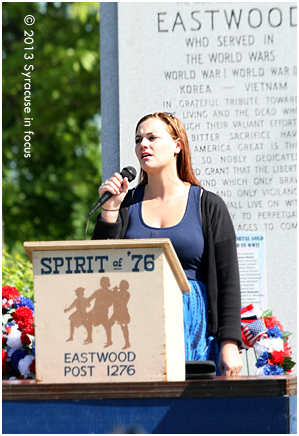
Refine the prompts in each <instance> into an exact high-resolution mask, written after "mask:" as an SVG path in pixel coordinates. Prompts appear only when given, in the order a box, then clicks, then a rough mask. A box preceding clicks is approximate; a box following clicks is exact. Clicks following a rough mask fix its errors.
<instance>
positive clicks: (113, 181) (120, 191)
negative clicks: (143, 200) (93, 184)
mask: <svg viewBox="0 0 299 436" xmlns="http://www.w3.org/2000/svg"><path fill="white" fill-rule="evenodd" d="M128 190H129V182H128V179H127V178H126V177H125V178H124V179H123V178H122V176H121V175H120V174H119V173H114V175H113V176H112V177H110V179H108V180H106V181H105V182H104V183H102V185H101V186H100V187H99V196H100V197H101V196H102V195H103V194H104V192H110V193H111V194H112V197H111V198H110V199H109V200H107V201H106V203H104V204H103V207H102V214H101V216H102V218H103V219H104V220H105V221H108V222H111V223H112V222H116V221H117V218H118V211H119V208H120V205H121V203H122V201H123V199H124V198H125V196H126V195H127V192H128Z"/></svg>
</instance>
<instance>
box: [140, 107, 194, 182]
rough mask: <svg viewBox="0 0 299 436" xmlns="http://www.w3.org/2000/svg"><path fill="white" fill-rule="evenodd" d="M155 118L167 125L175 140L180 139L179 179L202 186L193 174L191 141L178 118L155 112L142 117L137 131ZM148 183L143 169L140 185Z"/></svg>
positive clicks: (178, 157)
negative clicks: (144, 123)
mask: <svg viewBox="0 0 299 436" xmlns="http://www.w3.org/2000/svg"><path fill="white" fill-rule="evenodd" d="M150 118H153V119H156V120H160V121H163V123H164V124H165V125H166V130H167V131H168V133H169V134H170V136H171V137H172V138H173V139H180V141H181V145H182V149H181V151H180V152H179V154H178V156H177V173H178V177H179V178H180V179H181V180H183V181H184V182H189V183H191V184H192V185H197V186H201V184H200V183H199V181H198V180H197V178H196V177H195V174H194V172H193V168H192V164H191V155H190V148H189V140H188V137H187V133H186V130H185V127H184V125H183V123H182V122H181V121H180V120H179V119H178V118H176V117H175V116H174V115H171V114H168V113H165V112H155V113H154V114H148V115H145V116H144V117H142V118H141V119H140V120H139V121H138V123H137V126H136V133H137V129H138V127H139V126H140V124H142V123H143V122H144V121H146V120H148V119H150ZM147 181H148V179H147V173H146V172H145V171H144V170H143V169H142V168H141V170H140V176H139V185H144V184H146V183H147Z"/></svg>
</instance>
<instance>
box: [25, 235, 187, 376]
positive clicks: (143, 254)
mask: <svg viewBox="0 0 299 436" xmlns="http://www.w3.org/2000/svg"><path fill="white" fill-rule="evenodd" d="M159 241H161V240H154V241H153V242H152V245H153V246H152V247H151V246H149V247H144V246H143V244H142V242H143V240H140V241H125V242H124V241H104V242H103V241H88V242H86V241H76V242H75V243H74V242H73V243H72V242H64V243H60V244H61V246H60V247H58V248H59V250H58V248H57V247H55V249H53V246H49V247H48V245H49V244H51V243H46V242H45V243H44V246H43V248H42V249H40V248H41V247H40V243H27V244H31V245H32V246H33V250H32V261H33V274H34V295H35V297H34V298H35V320H36V352H37V356H36V379H37V382H40V383H86V382H93V383H94V382H127V381H130V382H133V381H163V380H165V381H166V380H168V381H170V380H171V381H175V380H176V381H177V380H184V379H185V351H184V331H183V308H182V291H187V289H186V288H185V289H182V287H181V286H180V285H179V284H178V282H177V278H176V275H175V274H174V273H173V270H174V269H172V268H171V262H169V260H168V256H167V255H165V253H164V249H163V246H160V247H159ZM164 241H168V240H164ZM150 243H151V242H148V241H147V244H148V245H150ZM34 244H36V245H34ZM47 244H48V245H47ZM53 244H58V245H59V243H53ZM74 244H75V245H74ZM25 248H26V244H25ZM35 248H36V249H35ZM171 248H172V247H171ZM27 252H28V249H27ZM177 271H179V268H177Z"/></svg>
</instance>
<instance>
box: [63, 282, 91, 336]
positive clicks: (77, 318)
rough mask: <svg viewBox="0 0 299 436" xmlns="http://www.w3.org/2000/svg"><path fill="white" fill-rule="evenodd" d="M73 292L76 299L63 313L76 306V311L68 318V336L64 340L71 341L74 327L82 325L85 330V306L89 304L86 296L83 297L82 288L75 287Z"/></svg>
mask: <svg viewBox="0 0 299 436" xmlns="http://www.w3.org/2000/svg"><path fill="white" fill-rule="evenodd" d="M75 294H76V295H77V298H76V300H74V301H73V303H72V304H71V305H70V306H69V307H68V308H66V309H64V313H66V312H69V311H70V310H72V309H74V308H76V309H77V310H76V312H74V313H72V314H71V315H70V316H69V320H70V337H69V339H67V341H66V342H69V341H73V339H74V332H75V327H76V328H78V327H80V326H81V325H83V326H84V327H85V328H86V330H87V312H86V308H87V307H89V306H90V302H89V301H88V299H87V298H85V297H84V288H77V289H76V290H75Z"/></svg>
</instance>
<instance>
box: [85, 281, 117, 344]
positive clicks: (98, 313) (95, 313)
mask: <svg viewBox="0 0 299 436" xmlns="http://www.w3.org/2000/svg"><path fill="white" fill-rule="evenodd" d="M100 284H101V288H100V289H97V290H96V291H95V292H94V293H93V294H92V295H91V296H90V297H89V298H88V302H89V303H90V302H91V301H92V300H95V303H94V306H93V309H92V310H91V311H90V312H88V316H87V324H86V325H87V339H86V340H85V341H84V344H90V343H91V342H92V326H98V325H100V324H102V325H103V327H104V329H105V332H106V337H107V342H106V344H105V347H109V346H110V345H112V340H111V325H110V322H109V316H108V310H109V307H110V306H112V304H113V295H112V290H111V289H109V286H110V279H109V277H102V278H101V281H100Z"/></svg>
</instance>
